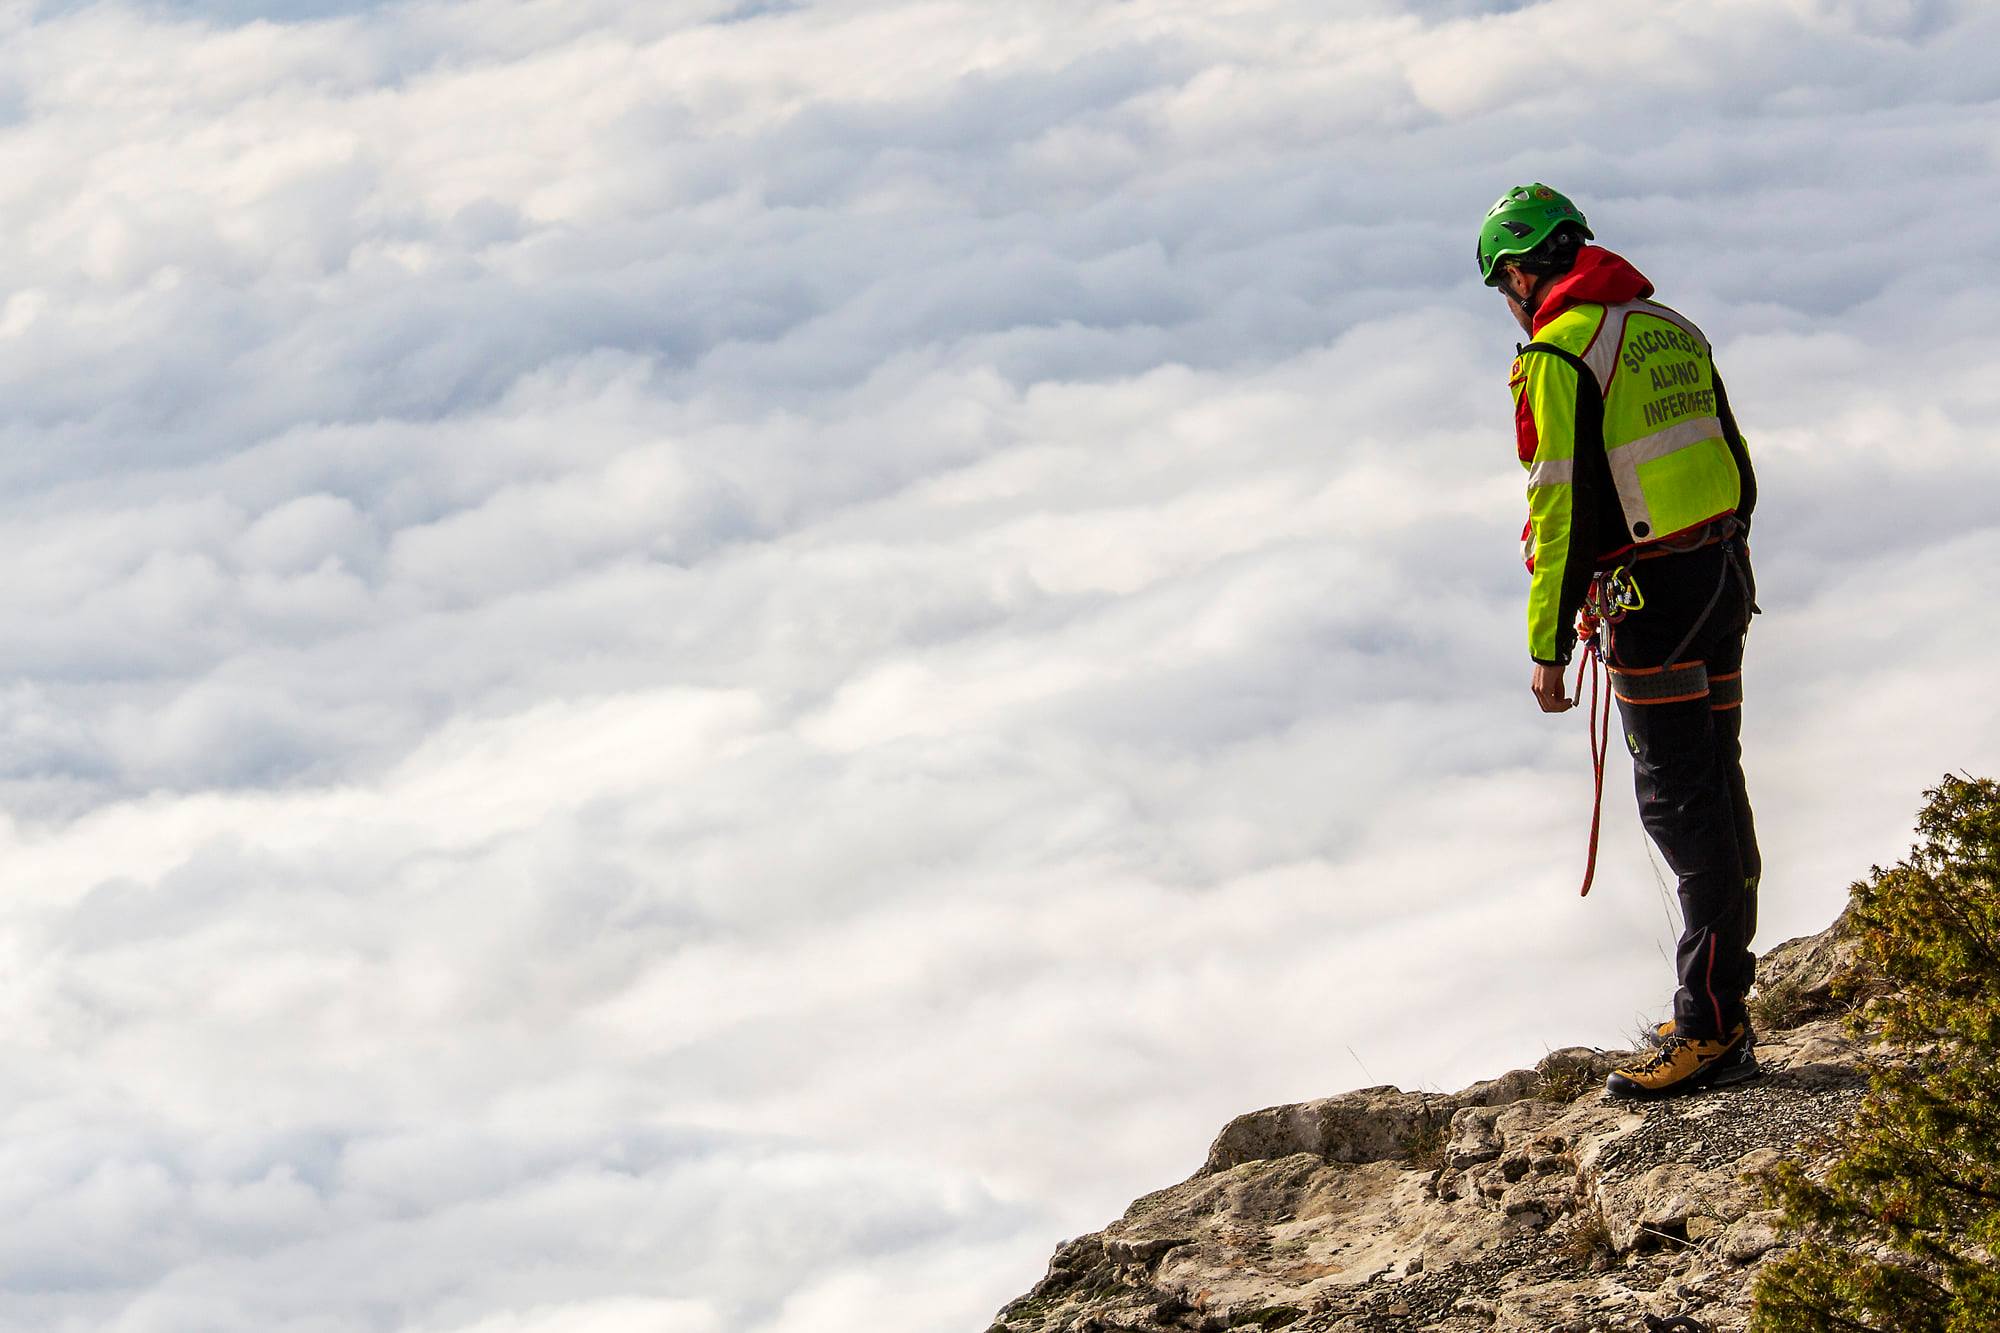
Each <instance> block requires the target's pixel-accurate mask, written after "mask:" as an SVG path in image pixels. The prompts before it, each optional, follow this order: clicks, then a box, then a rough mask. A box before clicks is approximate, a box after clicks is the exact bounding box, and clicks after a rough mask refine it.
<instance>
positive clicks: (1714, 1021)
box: [1612, 543, 1763, 1037]
mask: <svg viewBox="0 0 2000 1333" xmlns="http://www.w3.org/2000/svg"><path fill="white" fill-rule="evenodd" d="M1633 574H1634V577H1635V578H1636V580H1637V582H1638V585H1639V591H1640V592H1641V594H1642V595H1643V596H1644V598H1645V605H1644V607H1642V608H1641V609H1640V610H1637V611H1633V612H1631V613H1629V614H1628V615H1627V616H1626V617H1625V618H1624V619H1623V620H1622V621H1620V622H1619V623H1618V625H1617V626H1616V628H1615V629H1614V631H1613V636H1612V688H1613V690H1614V691H1615V692H1616V693H1617V695H1618V712H1619V716H1620V718H1621V720H1622V721H1623V722H1624V726H1625V743H1626V747H1627V748H1628V749H1630V750H1631V752H1632V769H1633V776H1634V779H1635V781H1636V785H1637V787H1638V792H1639V820H1640V822H1641V823H1642V824H1644V825H1645V828H1646V832H1647V833H1648V834H1649V835H1650V836H1651V837H1652V839H1653V842H1654V843H1655V844H1656V845H1657V846H1658V847H1659V849H1660V854H1661V855H1662V856H1664V857H1665V858H1666V861H1667V865H1668V866H1669V868H1671V869H1672V870H1673V872H1674V874H1675V875H1676V876H1677V877H1678V878H1679V881H1680V884H1679V890H1680V901H1681V920H1682V930H1681V941H1680V948H1679V950H1678V954H1677V958H1676V960H1675V961H1676V964H1677V971H1678V972H1679V974H1680V989H1679V990H1678V991H1677V992H1676V993H1675V995H1674V1024H1675V1028H1676V1030H1677V1031H1678V1032H1679V1033H1681V1034H1682V1035H1685V1036H1689V1037H1715V1036H1719V1035H1721V1034H1723V1033H1726V1032H1728V1031H1729V1029H1730V1028H1732V1027H1734V1026H1735V1025H1736V1024H1737V1023H1739V1022H1742V1021H1744V1019H1745V1017H1746V1015H1745V1013H1744V1008H1743V997H1744V996H1745V995H1746V994H1747V993H1748V992H1749V990H1750V981H1751V976H1752V971H1753V969H1754V967H1755V965H1756V959H1755V957H1754V955H1752V954H1751V952H1750V937H1751V936H1752V935H1753V934H1755V933H1756V929H1757V880H1758V877H1759V876H1760V875H1761V874H1762V872H1763V861H1762V859H1761V858H1760V857H1759V855H1758V853H1757V831H1756V827H1755V825H1754V824H1753V822H1752V820H1751V815H1750V797H1749V794H1748V793H1747V791H1746V790H1745V787H1744V782H1743V746H1742V733H1743V708H1742V703H1743V676H1742V673H1743V639H1744V636H1745V634H1746V632H1747V631H1748V629H1749V624H1750V608H1751V604H1752V591H1751V586H1750V582H1749V580H1750V561H1749V553H1748V551H1746V550H1744V549H1743V548H1742V547H1741V546H1739V545H1737V544H1735V543H1730V544H1728V545H1726V546H1725V545H1724V544H1722V543H1717V544H1715V545H1711V546H1705V547H1702V548H1701V549H1699V550H1695V551H1687V552H1683V553H1680V554H1677V555H1664V556H1659V557H1656V558H1654V559H1650V560H1642V561H1639V562H1638V563H1637V564H1636V565H1635V566H1634V569H1633ZM1684 642H1685V644H1686V646H1685V647H1682V644H1683V643H1684ZM1676 649H1679V650H1680V656H1679V659H1678V661H1677V662H1676V663H1675V665H1673V666H1671V667H1669V666H1668V665H1667V662H1668V659H1669V657H1671V656H1672V655H1673V654H1674V653H1675V650H1676Z"/></svg>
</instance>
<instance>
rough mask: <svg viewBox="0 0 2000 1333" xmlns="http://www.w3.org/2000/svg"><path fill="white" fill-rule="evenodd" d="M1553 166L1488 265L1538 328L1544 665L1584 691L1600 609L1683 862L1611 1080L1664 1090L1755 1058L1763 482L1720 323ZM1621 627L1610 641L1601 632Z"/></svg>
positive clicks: (1526, 395) (1486, 256)
mask: <svg viewBox="0 0 2000 1333" xmlns="http://www.w3.org/2000/svg"><path fill="white" fill-rule="evenodd" d="M1592 239H1593V237H1592V234H1591V231H1590V227H1589V225H1588V224H1587V223H1586V222H1585V221H1584V217H1583V214H1582V213H1581V212H1579V211H1578V210H1577V208H1576V206H1575V205H1574V204H1572V203H1571V202H1570V201H1569V200H1568V199H1565V198H1564V197H1563V196H1562V195H1560V194H1558V193H1556V192H1555V191H1554V190H1552V189H1550V188H1549V187H1548V186H1546V185H1539V184H1537V185H1525V186H1520V187H1518V188H1516V189H1513V190H1510V191H1508V192H1507V194H1506V195H1504V196H1503V197H1502V198H1501V199H1500V201H1499V202H1498V203H1496V204H1494V205H1493V207H1492V209H1491V210H1490V211H1489V212H1488V213H1487V215H1486V220H1485V222H1484V223H1483V224H1482V225H1481V227H1480V230H1479V271H1480V276H1481V277H1483V278H1484V279H1485V280H1486V283H1487V285H1488V286H1490V287H1495V288H1497V289H1499V291H1500V293H1501V295H1503V296H1504V297H1505V298H1506V299H1507V302H1508V304H1509V305H1510V307H1511V308H1512V310H1513V314H1514V317H1515V319H1516V320H1517V321H1518V322H1519V323H1520V325H1521V328H1522V329H1523V330H1524V331H1526V332H1527V333H1528V335H1529V337H1530V338H1531V339H1532V340H1533V341H1531V342H1529V343H1528V344H1526V345H1525V346H1523V347H1522V348H1521V349H1520V353H1519V355H1518V356H1517V357H1516V358H1515V360H1514V366H1513V371H1512V374H1511V376H1510V387H1511V389H1512V391H1513V395H1514V423H1515V443H1516V447H1517V450H1518V452H1519V455H1520V461H1521V464H1522V466H1523V467H1525V468H1526V469H1527V470H1528V514H1529V521H1528V528H1527V530H1526V531H1525V532H1524V533H1523V534H1522V535H1523V542H1524V549H1525V553H1526V555H1527V559H1528V568H1529V571H1530V582H1529V593H1528V651H1529V655H1530V656H1531V657H1533V659H1534V664H1535V665H1534V672H1533V677H1532V680H1531V683H1530V687H1531V688H1532V689H1533V691H1534V694H1535V698H1536V700H1537V701H1538V702H1539V703H1540V705H1541V707H1542V711H1543V712H1547V713H1558V712H1561V711H1563V710H1564V709H1566V708H1569V707H1571V706H1572V704H1573V701H1571V700H1570V699H1568V698H1567V697H1566V696H1565V693H1564V689H1563V667H1564V665H1565V664H1566V663H1567V662H1568V661H1569V659H1570V655H1571V652H1572V648H1573V645H1574V640H1573V639H1572V637H1571V630H1570V626H1571V624H1572V622H1573V621H1574V620H1575V618H1576V615H1577V612H1578V610H1579V609H1581V608H1585V607H1588V608H1589V610H1590V611H1591V612H1592V614H1593V615H1594V616H1596V617H1597V618H1598V619H1599V620H1600V621H1601V622H1603V623H1604V629H1603V631H1601V633H1603V634H1604V635H1605V636H1606V638H1608V651H1607V652H1606V653H1605V657H1606V665H1607V666H1608V668H1609V671H1610V679H1611V685H1612V692H1613V694H1614V695H1615V696H1616V697H1617V700H1618V712H1619V716H1620V718H1621V719H1622V721H1623V723H1624V729H1625V739H1626V745H1627V747H1628V748H1629V749H1630V750H1631V752H1632V764H1633V771H1634V777H1635V780H1636V785H1637V788H1638V795H1639V816H1640V820H1641V822H1642V823H1643V824H1644V825H1645V827H1646V831H1647V833H1648V834H1649V835H1651V837H1652V839H1653V841H1654V843H1656V844H1657V845H1658V846H1659V849H1660V852H1661V854H1662V855H1663V856H1664V857H1665V858H1666V861H1667V864H1668V865H1669V866H1670V867H1671V868H1672V870H1673V872H1674V874H1675V875H1676V876H1677V877H1678V878H1679V895H1680V905H1681V914H1682V920H1683V927H1684V928H1683V931H1682V934H1681V940H1680V947H1679V951H1678V957H1677V959H1676V963H1677V971H1678V973H1679V982H1680V988H1679V990H1678V991H1676V993H1675V995H1674V1016H1673V1018H1672V1020H1671V1021H1670V1022H1667V1023H1662V1024H1661V1025H1660V1027H1659V1029H1658V1034H1659V1038H1660V1045H1659V1048H1658V1049H1657V1050H1656V1051H1654V1052H1653V1053H1652V1055H1651V1056H1650V1058H1647V1059H1644V1060H1635V1061H1634V1062H1633V1063H1632V1064H1631V1066H1630V1067H1628V1068H1623V1069H1619V1070H1618V1071H1616V1072H1615V1073H1613V1074H1612V1075H1611V1076H1610V1078H1609V1080H1608V1085H1607V1086H1608V1089H1609V1091H1610V1092H1611V1094H1612V1095H1614V1096H1618V1097H1664V1096H1670V1095H1673V1094H1676V1093H1682V1092H1688V1091H1692V1090H1694V1089H1696V1088H1701V1087H1715V1086H1721V1085H1724V1084H1728V1083H1736V1082H1740V1081H1742V1080H1743V1079H1746V1078H1751V1077H1754V1076H1755V1075H1756V1073H1757V1064H1756V1059H1755V1057H1754V1055H1753V1054H1752V1049H1751V1033H1750V1022H1749V1015H1748V1013H1747V1012H1746V1011H1745V1009H1744V996H1745V995H1746V994H1747V993H1748V991H1749V989H1750V981H1751V973H1752V968H1753V966H1754V964H1755V959H1754V958H1753V957H1752V955H1751V953H1750V937H1751V935H1752V933H1753V932H1754V931H1755V928H1756V916H1757V879H1758V876H1759V874H1760V873H1761V869H1762V867H1761V862H1760V860H1759V857H1758V853H1757V836H1756V831H1755V829H1754V827H1753V825H1752V822H1751V816H1750V801H1749V797H1748V795H1747V794H1746V793H1745V789H1744V782H1743V767H1742V747H1741V744H1740V737H1741V734H1742V716H1743V715H1742V708H1741V705H1742V700H1743V689H1742V663H1743V639H1744V635H1745V633H1746V631H1747V630H1748V628H1749V623H1750V614H1751V612H1752V611H1754V610H1755V609H1756V608H1755V604H1754V600H1753V599H1754V593H1753V588H1752V583H1751V576H1750V564H1749V554H1748V550H1747V548H1746V547H1745V545H1744V537H1745V534H1747V533H1748V531H1749V524H1750V511H1751V509H1752V508H1753V507H1754V505H1755V503H1756V494H1757V492H1756V482H1755V478H1754V477H1753V475H1752V473H1751V470H1750V457H1749V454H1748V453H1747V451H1746V450H1745V448H1744V445H1743V437H1742V435H1741V433H1740V432H1738V430H1737V428H1736V421H1735V419H1734V417H1732V416H1731V414H1730V411H1729V401H1728V399H1727V398H1726V397H1725V396H1724V394H1723V388H1722V381H1721V380H1720V379H1719V378H1718V377H1717V375H1716V373H1715V366H1714V364H1713V361H1712V359H1711V355H1710V349H1709V344H1708V339H1707V338H1705V337H1703V336H1702V333H1701V330H1700V329H1697V328H1696V327H1695V326H1694V325H1693V324H1692V323H1690V322H1689V321H1688V320H1687V319H1686V318H1684V317H1683V316H1681V315H1680V314H1678V313H1676V312H1674V311H1672V310H1669V309H1668V308H1667V307H1665V306H1663V305H1658V304H1656V303H1654V302H1653V301H1651V300H1649V299H1647V298H1649V297H1650V296H1652V294H1653V284H1652V283H1650V282H1648V281H1647V280H1646V279H1645V277H1644V276H1643V275H1641V274H1640V272H1639V271H1638V270H1637V269H1635V268H1633V267H1632V266H1631V265H1630V264H1628V263H1626V262H1625V261H1624V260H1623V259H1620V258H1619V257H1618V256H1617V255H1614V254H1612V253H1611V252H1610V251H1608V250H1604V249H1600V248H1599V247H1597V246H1594V245H1589V244H1586V242H1588V241H1590V240H1592ZM1604 641H1605V640H1603V639H1600V643H1603V642H1604Z"/></svg>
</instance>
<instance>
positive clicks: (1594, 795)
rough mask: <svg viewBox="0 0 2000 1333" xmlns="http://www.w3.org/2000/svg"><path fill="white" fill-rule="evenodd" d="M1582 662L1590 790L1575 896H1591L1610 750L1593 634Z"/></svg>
mask: <svg viewBox="0 0 2000 1333" xmlns="http://www.w3.org/2000/svg"><path fill="white" fill-rule="evenodd" d="M1582 647H1583V654H1584V659H1585V660H1584V661H1579V662H1578V663H1577V666H1576V697H1577V701H1578V702H1579V703H1581V702H1582V700H1583V673H1584V671H1585V669H1586V666H1587V667H1588V668H1589V670H1590V770H1591V782H1592V786H1593V788H1594V789H1593V791H1592V792H1591V797H1590V853H1589V855H1588V856H1587V857H1586V858H1585V860H1584V863H1583V887H1582V888H1581V889H1579V890H1578V891H1577V897H1579V898H1588V897H1589V896H1590V884H1591V881H1592V880H1594V879H1596V878H1597V833H1598V828H1599V826H1600V825H1601V824H1602V822H1603V816H1604V759H1605V756H1606V755H1607V754H1609V753H1610V751H1611V689H1610V686H1609V685H1608V684H1606V683H1604V659H1603V658H1602V657H1600V656H1598V653H1597V639H1596V636H1595V635H1593V636H1592V637H1590V638H1589V639H1586V640H1585V641H1584V643H1583V645H1582ZM1600 684H1603V695H1604V709H1603V712H1602V714H1601V715H1600V714H1599V712H1598V692H1599V686H1600Z"/></svg>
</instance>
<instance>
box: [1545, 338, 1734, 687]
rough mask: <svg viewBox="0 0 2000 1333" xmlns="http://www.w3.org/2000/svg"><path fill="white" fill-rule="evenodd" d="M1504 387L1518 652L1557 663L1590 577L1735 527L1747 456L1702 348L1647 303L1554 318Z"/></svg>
mask: <svg viewBox="0 0 2000 1333" xmlns="http://www.w3.org/2000/svg"><path fill="white" fill-rule="evenodd" d="M1509 380H1510V385H1511V387H1512V389H1513V393H1514V399H1515V409H1516V417H1517V419H1518V420H1520V421H1522V422H1523V423H1524V429H1523V431H1522V447H1521V453H1522V458H1521V463H1522V466H1524V467H1525V468H1527V470H1528V516H1529V522H1530V533H1529V537H1528V543H1529V567H1530V569H1531V570H1532V571H1533V573H1532V582H1531V584H1530V588H1529V593H1528V651H1529V652H1530V654H1532V655H1533V656H1534V658H1535V660H1537V661H1539V662H1566V661H1568V660H1569V656H1570V648H1571V643H1570V637H1571V636H1570V634H1569V626H1570V622H1571V620H1572V619H1573V618H1574V616H1575V614H1576V608H1577V606H1578V605H1580V604H1581V602H1582V600H1583V594H1584V591H1585V589H1586V588H1587V587H1588V586H1589V582H1590V576H1591V574H1592V573H1593V572H1594V571H1595V570H1597V569H1599V568H1603V567H1605V566H1607V565H1610V564H1615V563H1617V562H1618V559H1619V557H1621V556H1622V555H1624V554H1626V553H1628V552H1632V551H1633V550H1634V548H1638V550H1639V553H1642V554H1643V553H1644V548H1646V547H1648V546H1652V545H1655V544H1657V543H1660V542H1665V541H1670V540H1671V539H1673V538H1674V537H1677V536H1680V535H1682V534H1685V533H1688V532H1691V531H1693V530H1696V529H1699V528H1701V527H1703V525H1705V524H1708V523H1711V522H1713V521H1714V520H1715V519H1718V518H1721V517H1723V516H1725V515H1728V514H1732V513H1733V514H1737V515H1739V516H1740V517H1743V518H1744V519H1746V520H1747V518H1748V516H1749V510H1750V507H1751V505H1752V504H1753V503H1754V501H1755V494H1756V492H1755V485H1754V480H1753V479H1752V477H1751V473H1750V464H1749V455H1748V453H1747V452H1746V451H1745V449H1744V447H1743V441H1742V436H1741V434H1740V433H1738V431H1737V429H1736V424H1735V421H1734V419H1733V418H1732V417H1731V415H1730V412H1729V403H1728V399H1727V398H1726V397H1725V395H1724V393H1723V388H1722V382H1721V380H1720V379H1719V378H1717V376H1716V373H1715V365H1714V360H1713V357H1712V356H1711V353H1710V350H1709V345H1708V339H1707V338H1705V337H1704V336H1702V332H1701V330H1700V329H1698V328H1696V327H1695V326H1694V325H1693V324H1692V323H1690V322H1689V321H1688V320H1687V319H1685V318H1684V317H1682V316H1681V315H1680V314H1678V313H1676V312H1675V311H1672V310H1669V309H1668V308H1667V307H1665V306H1663V305H1660V304H1658V303H1656V302H1653V301H1631V302H1627V303H1625V304H1622V305H1610V306H1607V305H1591V304H1585V305H1578V306H1573V307H1571V308H1570V309H1568V310H1565V311H1563V312H1562V313H1561V314H1559V315H1557V316H1556V317H1555V318H1554V319H1552V320H1550V321H1549V322H1548V323H1547V324H1545V325H1543V326H1542V327H1541V328H1540V329H1539V330H1538V331H1537V336H1536V339H1535V341H1534V342H1532V343H1529V344H1528V345H1527V346H1526V347H1523V348H1522V349H1521V352H1520V354H1519V355H1518V356H1517V357H1516V358H1515V360H1514V369H1513V373H1512V375H1511V376H1510V377H1509ZM1530 421H1531V423H1532V425H1531V427H1530V426H1528V425H1527V424H1526V423H1528V422H1530ZM1530 443H1532V447H1533V451H1532V456H1530V453H1529V445H1530Z"/></svg>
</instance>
